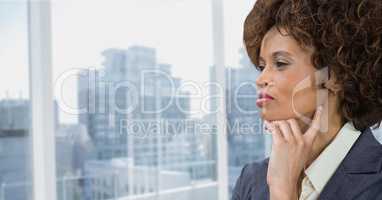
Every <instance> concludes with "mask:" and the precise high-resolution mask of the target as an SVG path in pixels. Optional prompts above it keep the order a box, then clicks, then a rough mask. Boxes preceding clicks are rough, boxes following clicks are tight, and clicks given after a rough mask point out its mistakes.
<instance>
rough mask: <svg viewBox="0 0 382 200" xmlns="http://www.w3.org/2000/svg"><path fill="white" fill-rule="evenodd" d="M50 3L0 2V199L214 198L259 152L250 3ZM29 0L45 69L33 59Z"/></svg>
mask: <svg viewBox="0 0 382 200" xmlns="http://www.w3.org/2000/svg"><path fill="white" fill-rule="evenodd" d="M47 2H48V1H46V0H42V1H38V0H31V1H27V0H6V1H0V30H1V31H0V40H1V43H0V65H1V68H0V80H1V83H2V84H0V163H1V164H0V200H31V199H34V196H35V197H36V195H33V194H36V193H41V192H45V190H46V191H48V190H49V191H54V193H55V195H54V196H55V198H56V199H59V200H109V199H118V200H123V199H126V200H127V199H134V200H154V199H165V200H191V199H208V200H214V199H223V200H224V199H229V197H230V195H231V192H232V189H233V187H234V184H235V181H236V179H237V177H238V176H239V174H240V171H241V169H242V167H243V166H244V165H245V164H246V163H250V162H254V161H259V160H261V159H264V158H265V157H266V156H267V155H268V154H269V150H270V143H271V141H270V140H271V138H269V136H268V135H265V134H264V132H263V125H262V121H261V119H260V117H259V114H258V110H257V107H256V104H255V101H254V98H255V97H256V87H255V80H256V77H257V75H258V72H257V71H256V70H255V68H254V66H253V65H252V63H251V62H250V61H249V59H248V56H247V54H246V52H245V50H244V47H243V42H242V32H243V22H244V19H245V17H246V15H247V14H248V12H249V11H250V9H251V8H252V6H253V4H254V3H255V0H244V1H240V2H239V1H234V0H162V1H155V0H123V1H122V0H107V1H106V0H100V1H90V0H52V1H51V2H50V4H48V3H47ZM40 4H41V5H49V6H47V7H46V8H45V7H44V8H45V11H44V10H43V9H42V11H41V12H45V13H49V15H43V16H45V17H46V16H47V17H48V18H49V19H47V20H46V19H45V20H46V22H48V23H46V24H41V26H42V27H45V28H46V29H44V30H48V31H47V32H46V31H45V33H44V34H45V35H44V36H46V34H47V35H48V36H50V37H41V38H42V40H46V43H47V44H49V48H48V50H49V54H48V55H45V56H48V57H49V60H50V64H49V65H48V68H49V69H50V72H51V73H48V74H45V73H43V72H39V71H37V70H36V72H35V71H34V70H35V68H34V67H31V61H32V60H33V56H35V55H34V54H32V53H31V51H35V50H36V48H37V47H35V46H34V45H33V44H34V43H31V41H30V40H32V37H31V36H30V34H31V33H32V32H33V33H34V31H33V30H34V29H33V27H31V26H32V25H31V23H30V22H31V20H30V18H31V17H33V15H34V14H36V12H31V9H30V6H31V5H34V6H36V5H37V6H39V5H40ZM37 13H38V12H37ZM37 35H38V31H37ZM34 72H35V73H36V74H39V73H41V74H40V75H38V77H39V78H40V79H42V80H43V81H44V80H45V78H48V79H46V80H48V81H46V83H45V82H44V84H49V85H48V87H47V88H51V89H52V93H53V95H52V100H53V102H52V104H48V105H52V108H51V109H48V110H49V111H50V112H51V113H48V114H49V116H51V119H50V120H48V121H46V123H45V124H47V125H50V126H51V127H53V129H52V130H53V131H51V132H49V131H48V132H37V131H34V130H36V129H34V127H33V123H32V122H33V121H35V120H36V119H33V117H32V116H38V115H32V114H33V113H32V111H33V107H32V105H35V104H32V103H31V99H32V97H34V95H35V96H37V97H38V96H39V95H40V93H34V91H38V90H35V89H34V88H33V87H31V84H30V83H31V82H32V81H34V80H36V76H35V75H33V74H34ZM49 78H50V79H51V80H52V81H51V82H50V81H49ZM222 83H224V84H222ZM42 98H44V97H42ZM222 102H223V103H224V104H221V103H222ZM33 112H36V113H38V112H39V110H37V111H33ZM45 114H46V113H45ZM219 124H220V125H221V126H219ZM222 127H223V128H225V129H222ZM222 130H223V131H225V132H224V133H222V132H221V131H222ZM39 134H42V137H39V138H44V137H45V136H47V135H48V136H52V137H53V138H54V140H48V139H47V140H43V142H42V143H39V144H42V145H43V146H45V145H46V146H47V147H53V148H54V151H52V152H54V153H53V156H52V157H51V158H50V159H51V162H53V164H54V165H52V166H53V167H54V169H53V170H54V174H55V177H48V179H50V178H52V179H51V180H54V181H55V182H56V184H55V185H48V187H47V188H45V189H43V190H36V188H39V187H38V185H35V184H38V183H39V182H38V181H36V179H37V180H39V179H40V178H41V177H39V176H38V175H37V174H38V173H39V172H40V171H39V169H36V167H33V166H36V165H34V164H33V162H36V159H35V157H37V156H38V155H36V154H38V153H39V152H37V151H34V148H33V145H34V141H37V140H36V139H34V138H38V137H37V136H38V135H39ZM375 135H376V137H377V138H379V139H380V141H381V140H382V131H381V130H376V131H375ZM40 136H41V135H40ZM47 138H49V137H47ZM222 141H223V142H222ZM47 159H48V161H49V158H47ZM222 165H224V166H222ZM41 173H44V172H41ZM45 178H46V177H45ZM222 187H224V188H222ZM39 200H40V199H39ZM49 200H55V199H49Z"/></svg>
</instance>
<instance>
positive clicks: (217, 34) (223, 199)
mask: <svg viewBox="0 0 382 200" xmlns="http://www.w3.org/2000/svg"><path fill="white" fill-rule="evenodd" d="M211 1H212V9H213V10H212V15H213V16H212V20H213V21H212V26H213V29H212V31H213V33H212V38H213V51H214V54H213V55H214V64H215V67H216V72H215V74H214V75H215V80H216V82H217V84H218V85H219V86H220V88H221V90H222V91H221V90H218V96H219V97H220V98H218V101H217V104H218V105H217V106H218V112H217V113H216V125H217V133H216V134H217V137H216V139H217V141H216V142H217V145H216V151H217V152H216V153H217V168H216V169H217V181H218V199H219V200H228V154H227V152H228V151H227V129H226V127H227V117H226V116H227V113H226V103H225V102H226V101H225V98H226V96H225V90H226V84H225V83H226V81H225V60H224V17H223V16H224V15H223V12H224V10H223V0H211Z"/></svg>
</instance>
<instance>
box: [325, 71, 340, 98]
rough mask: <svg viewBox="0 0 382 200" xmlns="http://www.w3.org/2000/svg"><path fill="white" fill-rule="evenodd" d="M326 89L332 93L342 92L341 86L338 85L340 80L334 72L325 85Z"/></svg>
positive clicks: (331, 72)
mask: <svg viewBox="0 0 382 200" xmlns="http://www.w3.org/2000/svg"><path fill="white" fill-rule="evenodd" d="M323 87H324V88H327V89H328V90H329V91H330V92H332V93H334V94H337V93H338V92H339V91H341V90H342V87H341V84H339V83H338V80H337V78H336V76H335V74H334V73H333V71H330V78H329V80H327V81H326V82H325V83H324V84H323Z"/></svg>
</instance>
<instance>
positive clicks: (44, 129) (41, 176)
mask: <svg viewBox="0 0 382 200" xmlns="http://www.w3.org/2000/svg"><path fill="white" fill-rule="evenodd" d="M50 17H51V16H50V2H49V0H29V1H28V31H29V32H28V33H29V34H28V37H29V38H28V39H29V67H30V70H29V71H30V80H29V81H30V83H29V86H30V93H31V95H30V96H31V132H32V134H31V135H32V166H33V199H34V200H56V173H55V170H56V167H55V138H54V133H55V130H54V113H53V112H54V111H53V84H52V62H51V53H52V52H51V37H50V36H51V26H50V20H51V19H50Z"/></svg>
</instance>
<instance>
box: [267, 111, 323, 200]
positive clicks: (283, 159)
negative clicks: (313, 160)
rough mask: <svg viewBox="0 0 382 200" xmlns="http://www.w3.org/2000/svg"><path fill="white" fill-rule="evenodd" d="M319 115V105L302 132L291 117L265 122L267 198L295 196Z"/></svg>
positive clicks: (317, 127) (319, 118)
mask: <svg viewBox="0 0 382 200" xmlns="http://www.w3.org/2000/svg"><path fill="white" fill-rule="evenodd" d="M321 115H322V106H320V107H319V108H318V109H317V110H316V113H315V115H314V118H313V121H312V123H311V126H310V127H309V129H308V130H307V131H306V132H305V133H302V132H301V130H300V127H299V125H298V124H297V121H296V120H295V119H288V120H285V121H272V122H266V127H267V129H269V130H270V132H271V133H272V137H273V141H272V151H271V155H270V159H269V164H268V174H267V182H268V185H269V190H270V195H271V200H280V199H293V200H296V199H298V190H299V188H298V187H299V186H298V185H299V184H298V182H299V180H300V177H301V175H302V172H303V171H304V167H305V165H306V162H307V160H308V159H309V155H310V154H311V151H312V146H313V142H314V140H315V138H316V136H317V133H318V132H319V128H320V123H321Z"/></svg>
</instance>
